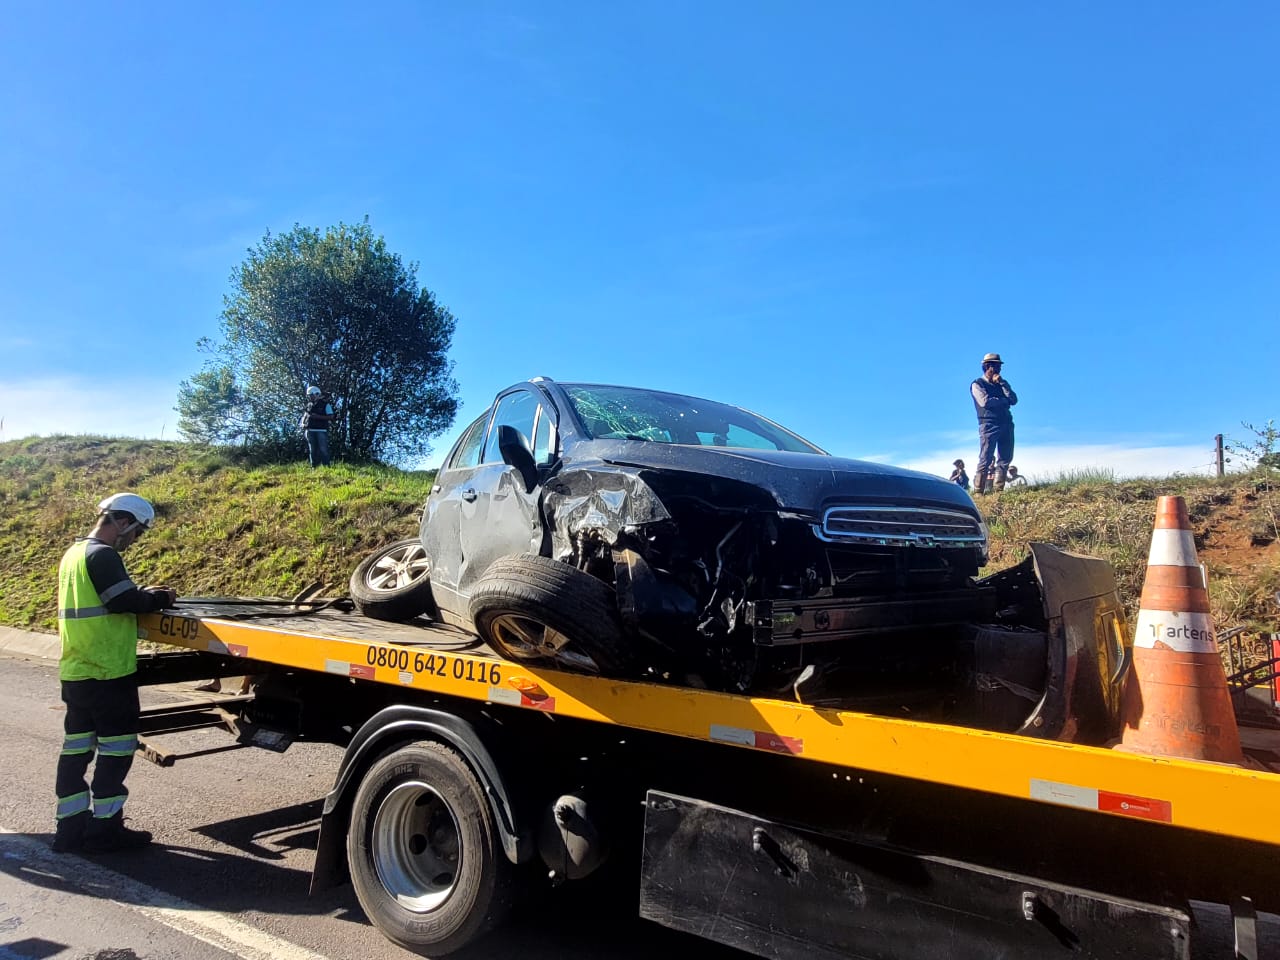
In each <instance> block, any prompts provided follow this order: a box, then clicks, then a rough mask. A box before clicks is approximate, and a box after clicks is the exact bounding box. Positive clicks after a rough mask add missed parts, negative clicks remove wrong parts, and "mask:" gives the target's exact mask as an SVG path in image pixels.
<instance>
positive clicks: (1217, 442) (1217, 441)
mask: <svg viewBox="0 0 1280 960" xmlns="http://www.w3.org/2000/svg"><path fill="white" fill-rule="evenodd" d="M1213 446H1214V452H1215V454H1216V455H1217V459H1216V462H1217V464H1218V476H1222V474H1223V473H1224V470H1223V459H1222V434H1220V433H1219V434H1217V435H1216V436H1214V438H1213Z"/></svg>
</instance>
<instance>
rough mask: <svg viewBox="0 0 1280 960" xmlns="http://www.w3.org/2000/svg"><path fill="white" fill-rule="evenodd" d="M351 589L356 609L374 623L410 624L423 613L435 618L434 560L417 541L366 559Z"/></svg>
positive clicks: (353, 577)
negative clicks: (433, 593)
mask: <svg viewBox="0 0 1280 960" xmlns="http://www.w3.org/2000/svg"><path fill="white" fill-rule="evenodd" d="M350 588H351V599H352V600H354V601H355V604H356V609H357V610H359V611H360V612H361V613H362V614H364V615H365V616H366V617H371V618H373V619H374V620H392V621H395V622H396V623H407V622H408V621H410V620H412V619H413V618H414V617H416V616H418V615H419V614H423V613H425V614H428V615H429V616H431V617H433V618H434V617H435V616H436V605H435V601H434V600H432V598H431V558H430V557H428V556H427V552H426V550H425V549H423V546H422V541H421V540H419V539H418V538H417V537H413V538H411V539H409V540H397V541H396V542H395V543H393V544H391V545H390V546H386V547H383V548H382V549H381V550H377V551H375V552H373V553H371V554H370V555H369V556H367V557H365V558H364V559H363V560H362V561H360V565H359V566H358V567H356V569H355V572H354V573H352V574H351V584H350Z"/></svg>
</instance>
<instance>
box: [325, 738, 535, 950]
mask: <svg viewBox="0 0 1280 960" xmlns="http://www.w3.org/2000/svg"><path fill="white" fill-rule="evenodd" d="M347 863H348V865H349V867H350V870H351V882H352V886H354V887H355V892H356V898H357V899H358V900H359V901H360V906H361V907H362V908H364V912H365V914H366V915H367V916H368V917H369V920H370V921H371V922H372V923H373V924H374V926H376V927H377V928H378V929H379V930H380V931H382V933H383V934H384V935H385V936H386V937H387V938H388V939H390V940H391V941H393V942H394V943H396V944H398V945H400V946H402V947H405V948H406V949H409V950H413V951H415V952H418V953H422V954H426V955H428V956H432V957H437V956H443V955H444V954H447V953H453V952H454V951H456V950H459V949H461V948H462V947H465V946H466V945H467V944H469V943H471V942H473V941H474V940H476V938H478V937H480V936H481V935H483V934H484V933H485V932H486V931H488V930H490V929H491V928H493V927H494V926H496V925H497V924H498V923H499V922H500V921H501V920H502V919H503V918H504V917H505V916H506V914H507V912H508V910H509V909H510V907H511V903H512V900H513V899H514V895H515V890H516V882H515V877H516V871H515V867H514V866H513V865H512V863H511V861H510V860H508V859H507V856H506V854H505V853H504V852H503V849H502V838H501V835H500V834H499V831H498V825H497V822H496V821H495V819H494V815H493V808H492V807H491V806H490V805H489V801H488V799H487V797H486V795H485V790H484V786H483V785H482V784H481V783H480V781H479V779H477V777H476V775H475V774H474V773H472V771H471V768H470V767H469V766H468V765H467V763H466V761H465V760H463V759H462V757H460V756H459V755H458V754H457V753H455V752H454V751H453V750H451V749H450V748H449V747H447V746H445V745H444V744H442V743H437V742H435V741H422V742H419V743H411V744H408V745H406V746H403V747H401V748H399V749H398V750H394V751H392V752H391V753H388V754H386V755H385V756H383V757H382V758H380V759H379V760H377V761H376V762H375V763H374V764H373V766H372V767H370V768H369V771H368V773H366V774H365V775H364V778H363V779H362V780H361V781H360V787H359V789H358V790H357V791H356V795H355V799H354V801H353V803H352V809H351V823H350V827H349V829H348V831H347Z"/></svg>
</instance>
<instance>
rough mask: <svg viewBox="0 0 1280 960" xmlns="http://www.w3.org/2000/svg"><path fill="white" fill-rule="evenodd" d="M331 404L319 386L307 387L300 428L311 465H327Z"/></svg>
mask: <svg viewBox="0 0 1280 960" xmlns="http://www.w3.org/2000/svg"><path fill="white" fill-rule="evenodd" d="M332 419H333V404H332V403H330V402H329V398H328V397H326V396H325V395H324V392H323V391H322V390H321V389H320V388H319V387H307V409H306V412H305V413H303V415H302V429H303V430H305V431H306V434H307V456H308V458H309V459H310V460H311V466H312V467H327V466H328V465H329V421H331V420H332Z"/></svg>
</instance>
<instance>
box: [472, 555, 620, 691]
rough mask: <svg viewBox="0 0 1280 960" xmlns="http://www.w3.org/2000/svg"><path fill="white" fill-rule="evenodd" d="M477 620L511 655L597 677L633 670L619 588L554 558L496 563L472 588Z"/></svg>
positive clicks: (491, 640) (518, 558)
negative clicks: (625, 634) (619, 598)
mask: <svg viewBox="0 0 1280 960" xmlns="http://www.w3.org/2000/svg"><path fill="white" fill-rule="evenodd" d="M471 619H472V620H473V621H474V622H475V625H476V632H477V633H479V634H480V636H481V638H482V639H484V641H485V642H486V643H488V644H489V645H490V646H491V647H493V649H494V650H495V651H497V652H498V653H499V654H500V655H501V656H503V657H505V658H507V659H508V660H515V661H517V662H521V663H529V664H545V665H547V666H551V667H558V668H560V669H564V670H573V671H575V672H577V673H591V674H597V675H599V676H613V677H623V676H628V675H630V674H631V673H633V672H634V670H635V657H634V653H633V651H632V649H631V644H630V643H629V642H628V641H627V639H626V637H625V636H624V634H623V629H622V620H621V617H620V616H619V615H618V604H617V601H616V599H615V595H614V591H613V588H612V587H611V586H609V585H608V584H607V583H604V582H603V581H601V580H598V579H596V578H595V577H593V576H591V575H590V574H588V573H583V572H582V571H581V570H579V569H577V568H576V567H571V566H569V565H568V564H567V563H561V562H560V561H558V560H552V559H551V558H550V557H540V556H536V555H534V554H521V555H518V556H513V557H503V558H502V559H500V560H497V561H495V562H494V563H493V565H492V566H490V567H489V569H488V570H486V571H485V573H484V576H482V577H481V578H480V580H479V581H478V582H477V583H476V585H475V589H474V590H473V591H472V594H471Z"/></svg>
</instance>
